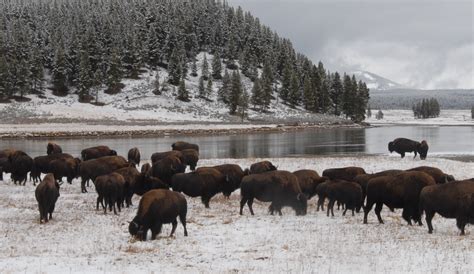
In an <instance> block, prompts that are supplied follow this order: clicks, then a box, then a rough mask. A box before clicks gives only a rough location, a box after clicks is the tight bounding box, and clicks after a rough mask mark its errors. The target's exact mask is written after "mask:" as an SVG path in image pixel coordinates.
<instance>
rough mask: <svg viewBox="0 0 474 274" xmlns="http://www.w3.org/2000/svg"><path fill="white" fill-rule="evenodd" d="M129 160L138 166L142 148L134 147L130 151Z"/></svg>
mask: <svg viewBox="0 0 474 274" xmlns="http://www.w3.org/2000/svg"><path fill="white" fill-rule="evenodd" d="M128 162H129V163H133V164H135V165H136V166H139V165H140V150H138V148H136V147H134V148H131V149H130V150H129V151H128Z"/></svg>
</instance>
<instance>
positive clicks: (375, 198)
mask: <svg viewBox="0 0 474 274" xmlns="http://www.w3.org/2000/svg"><path fill="white" fill-rule="evenodd" d="M171 147H172V150H171V151H166V152H157V153H154V154H153V155H152V156H151V164H149V163H147V164H144V165H142V167H141V170H140V171H139V170H138V169H137V167H138V165H139V164H140V161H141V159H140V151H139V150H138V148H132V149H130V151H129V152H128V157H127V159H125V158H124V157H122V156H119V155H117V152H116V151H114V150H112V149H110V148H109V147H107V146H97V147H92V148H87V149H84V150H82V152H81V159H79V158H74V157H73V156H72V155H70V154H67V153H63V151H62V149H61V147H60V146H59V145H57V144H54V143H48V145H47V155H45V156H39V157H35V158H34V159H33V158H31V157H30V156H28V155H27V154H26V153H24V152H22V151H18V150H12V149H7V150H3V151H0V179H1V180H3V177H1V176H2V175H3V173H11V179H12V181H13V182H14V183H15V184H17V183H18V184H20V185H21V184H23V185H24V184H25V182H26V180H27V175H28V173H30V178H31V180H32V181H33V183H34V184H35V185H36V183H37V182H40V183H39V185H38V186H37V187H36V192H35V195H36V200H37V201H38V206H39V211H40V222H41V223H42V222H47V221H48V219H51V218H52V213H53V211H54V206H55V203H56V201H57V199H58V198H59V190H60V185H61V184H62V180H63V178H64V177H66V180H67V182H68V183H72V180H73V179H74V178H80V179H81V192H83V193H85V192H87V187H88V186H89V182H91V181H92V183H93V184H94V186H95V190H96V192H97V202H96V209H97V210H99V209H100V208H99V206H101V207H102V210H104V213H107V210H108V211H113V212H114V213H115V214H117V210H118V211H119V212H120V211H121V210H122V208H124V207H129V206H131V205H132V196H133V195H139V196H142V198H141V200H140V203H139V206H138V212H137V215H136V216H135V218H134V219H133V220H132V221H131V222H130V225H129V232H130V234H131V235H133V236H135V237H136V238H138V239H140V240H145V239H146V234H147V231H148V230H151V233H152V239H155V237H156V236H157V235H158V234H159V233H160V231H161V228H162V225H163V224H167V223H171V224H172V225H173V228H172V231H171V235H173V234H174V232H175V230H176V227H177V219H178V217H179V220H180V222H181V223H182V225H183V228H184V234H185V236H187V234H188V233H187V230H186V214H187V202H186V198H185V196H183V194H181V193H184V194H185V195H186V196H189V197H200V198H201V201H202V203H203V204H204V206H205V207H206V208H208V207H209V203H210V200H211V199H212V198H213V197H214V196H215V195H217V194H219V193H222V194H223V195H224V196H226V197H229V196H230V195H231V194H232V192H234V191H235V190H237V189H240V194H241V200H240V214H241V215H242V214H243V213H244V212H243V211H244V207H245V205H247V206H248V209H249V211H250V214H251V215H254V211H253V208H252V205H253V202H254V200H255V199H257V200H259V201H262V202H269V203H270V205H269V207H268V210H269V212H270V214H274V213H278V214H279V215H282V211H281V210H282V208H283V207H291V208H292V209H293V210H294V211H295V213H296V215H306V213H307V208H308V200H310V199H311V198H313V197H314V196H316V195H317V196H318V201H317V202H316V204H317V210H318V211H319V210H320V209H321V210H324V205H325V200H326V199H327V200H328V203H327V208H326V211H327V212H326V214H327V216H330V215H331V216H334V206H335V205H337V207H338V209H339V208H340V207H342V209H343V213H342V214H343V215H345V214H346V212H347V211H348V210H350V211H351V213H352V216H354V215H355V212H357V213H359V212H360V210H361V209H363V212H364V219H363V222H364V223H365V224H366V223H367V216H368V214H369V213H370V211H371V210H372V208H373V206H374V205H375V210H374V211H375V214H376V216H377V218H378V221H379V222H380V223H381V224H383V219H382V217H381V211H382V207H383V205H385V206H386V207H387V208H389V209H390V210H391V211H394V210H395V209H402V217H403V219H404V220H405V221H406V222H407V223H408V224H409V225H412V223H413V222H414V223H416V224H419V225H422V219H421V217H422V214H423V213H424V214H425V216H426V223H427V225H428V232H429V233H432V231H433V225H432V219H433V216H434V215H435V214H436V213H438V214H439V215H441V216H443V217H445V218H455V219H456V223H457V226H458V228H459V229H460V230H461V235H464V228H465V226H466V224H468V223H471V224H472V223H474V178H473V179H468V180H462V181H456V180H455V179H454V177H453V176H452V175H448V174H445V173H444V172H443V171H441V170H440V169H438V168H435V167H428V166H421V167H417V168H414V169H410V170H384V171H380V172H377V173H372V174H367V173H366V172H365V170H364V169H363V168H361V167H344V168H333V169H326V170H324V171H323V173H322V176H320V175H319V174H318V172H316V171H315V170H310V169H304V170H297V171H295V172H289V171H284V170H279V169H278V168H277V167H276V166H275V165H273V164H272V163H271V162H269V161H262V162H258V163H254V164H252V165H251V166H250V167H249V168H247V169H242V168H241V167H240V166H239V165H235V164H223V165H218V166H213V167H199V168H196V167H197V163H198V161H199V146H198V145H196V144H190V143H186V142H176V143H174V144H173V145H172V146H171ZM389 150H390V151H397V152H398V153H400V154H401V155H402V157H403V156H404V153H405V152H410V151H414V152H415V156H416V153H417V152H418V153H419V154H420V158H422V159H425V158H426V154H427V151H428V145H427V144H426V142H425V141H423V142H421V143H418V142H415V141H411V140H408V139H402V138H399V139H396V140H394V141H393V142H390V143H389ZM186 167H189V168H190V170H191V172H188V173H185V170H186ZM41 174H46V176H45V177H44V178H43V179H42V180H41ZM170 189H172V191H171V190H170Z"/></svg>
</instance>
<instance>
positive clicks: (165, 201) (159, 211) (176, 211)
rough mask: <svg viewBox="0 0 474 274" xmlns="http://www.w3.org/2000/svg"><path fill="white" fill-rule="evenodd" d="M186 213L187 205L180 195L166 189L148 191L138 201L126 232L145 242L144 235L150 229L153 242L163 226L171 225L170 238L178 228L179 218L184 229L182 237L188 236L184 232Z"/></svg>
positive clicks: (186, 232)
mask: <svg viewBox="0 0 474 274" xmlns="http://www.w3.org/2000/svg"><path fill="white" fill-rule="evenodd" d="M187 212H188V204H187V202H186V198H184V196H183V195H182V194H181V193H177V192H174V191H170V190H167V189H155V190H150V191H148V192H147V193H145V194H144V195H143V197H142V199H141V200H140V204H139V206H138V212H137V215H136V216H135V218H133V220H132V222H130V225H129V226H128V231H129V232H130V235H132V236H135V237H137V238H138V239H139V240H142V241H145V240H146V234H147V232H148V230H150V229H151V239H152V240H155V239H156V236H157V235H158V234H160V232H161V228H162V226H163V224H169V223H171V224H172V225H173V228H172V229H171V234H170V237H171V236H173V234H174V232H175V231H176V227H177V226H178V221H177V220H176V218H178V216H179V220H180V222H181V224H182V225H183V228H184V236H188V231H187V230H186V214H187Z"/></svg>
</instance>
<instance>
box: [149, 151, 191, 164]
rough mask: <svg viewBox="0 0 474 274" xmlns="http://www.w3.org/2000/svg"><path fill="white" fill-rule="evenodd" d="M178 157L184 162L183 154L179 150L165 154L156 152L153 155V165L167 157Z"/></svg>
mask: <svg viewBox="0 0 474 274" xmlns="http://www.w3.org/2000/svg"><path fill="white" fill-rule="evenodd" d="M171 156H173V157H176V158H178V159H180V160H181V162H183V160H184V159H183V153H182V152H181V151H179V150H171V151H165V152H155V153H153V154H152V155H151V163H154V162H158V161H159V160H163V159H165V158H167V157H171Z"/></svg>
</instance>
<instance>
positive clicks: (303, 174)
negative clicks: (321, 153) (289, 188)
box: [293, 169, 328, 200]
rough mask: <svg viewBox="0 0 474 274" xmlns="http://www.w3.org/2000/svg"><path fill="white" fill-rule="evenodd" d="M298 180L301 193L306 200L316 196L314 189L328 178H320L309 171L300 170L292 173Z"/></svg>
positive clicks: (314, 172) (315, 173)
mask: <svg viewBox="0 0 474 274" xmlns="http://www.w3.org/2000/svg"><path fill="white" fill-rule="evenodd" d="M293 174H294V175H295V176H296V177H297V178H298V183H299V185H300V188H301V191H303V193H304V194H305V195H306V196H307V197H308V200H309V199H311V198H313V197H314V196H315V195H316V187H317V186H318V185H319V184H321V183H322V182H324V181H326V180H327V179H328V178H326V177H320V176H319V174H318V173H317V172H316V171H314V170H310V169H301V170H297V171H295V172H293Z"/></svg>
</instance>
